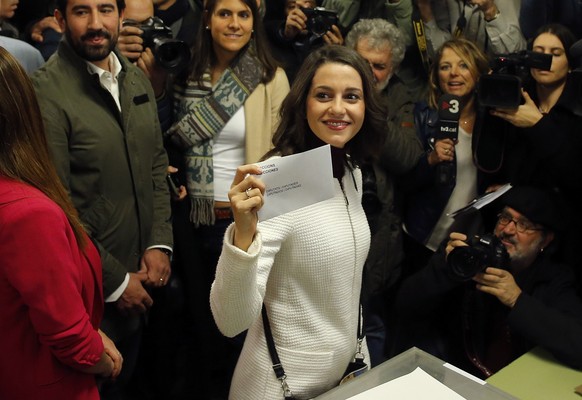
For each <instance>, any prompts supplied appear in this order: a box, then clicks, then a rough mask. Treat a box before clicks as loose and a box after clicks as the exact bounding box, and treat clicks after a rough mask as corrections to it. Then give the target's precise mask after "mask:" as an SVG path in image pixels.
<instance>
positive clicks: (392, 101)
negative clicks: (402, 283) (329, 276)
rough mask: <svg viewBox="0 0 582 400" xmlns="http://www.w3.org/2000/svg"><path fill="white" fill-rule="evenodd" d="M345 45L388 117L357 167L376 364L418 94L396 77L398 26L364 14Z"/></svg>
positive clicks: (414, 149) (394, 271)
mask: <svg viewBox="0 0 582 400" xmlns="http://www.w3.org/2000/svg"><path fill="white" fill-rule="evenodd" d="M346 46H347V47H351V48H353V49H355V50H356V51H357V52H358V54H360V55H361V56H362V57H363V58H364V59H365V60H366V61H367V62H368V64H369V65H370V68H371V70H372V74H373V76H374V81H375V85H376V90H377V91H378V92H379V94H380V97H381V99H382V100H383V101H384V104H383V105H384V106H385V113H386V122H387V129H385V131H384V132H385V141H384V145H383V147H382V153H381V154H380V157H379V159H378V161H377V162H376V163H373V164H363V165H362V166H361V169H362V179H363V194H362V203H363V206H364V211H365V212H366V216H367V218H368V222H369V224H370V231H371V234H372V242H371V245H370V252H369V255H368V259H367V260H366V266H365V267H364V281H363V282H364V283H363V287H362V293H363V294H362V298H363V301H362V302H363V305H364V328H365V332H366V340H367V342H368V349H369V351H370V357H371V361H372V366H375V365H378V364H380V363H381V362H382V361H384V360H385V359H386V355H385V349H384V346H385V340H386V329H387V328H386V325H385V320H386V318H387V315H386V310H385V304H386V303H387V301H388V300H387V299H388V298H389V297H390V295H391V294H392V289H393V287H394V285H395V284H396V283H397V282H398V281H399V279H400V276H401V273H402V261H403V259H404V251H403V248H402V215H401V206H402V205H401V204H400V200H401V196H400V195H399V193H397V192H396V191H395V187H394V179H395V176H396V175H400V174H402V173H404V172H406V171H408V170H410V169H411V168H413V167H414V166H415V165H416V164H417V162H418V160H419V159H420V157H421V156H422V154H423V152H424V150H423V148H422V145H421V143H420V141H419V140H418V137H417V136H416V130H415V128H414V114H413V112H414V104H415V101H416V100H418V98H417V97H418V94H417V93H416V92H415V91H414V90H412V89H410V88H408V87H407V86H406V85H405V84H404V83H403V82H402V80H401V79H400V78H399V77H398V71H399V66H400V63H401V62H402V60H403V58H404V53H405V42H404V38H403V36H402V34H401V32H400V30H399V29H398V28H396V26H394V25H392V24H391V23H390V22H388V21H386V20H384V19H380V18H375V19H362V20H360V21H358V22H356V23H355V24H354V25H353V26H352V29H351V30H350V31H349V33H348V35H347V36H346Z"/></svg>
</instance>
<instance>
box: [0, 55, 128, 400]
mask: <svg viewBox="0 0 582 400" xmlns="http://www.w3.org/2000/svg"><path fill="white" fill-rule="evenodd" d="M0 93H1V95H0V354H1V357H0V399H7V400H8V399H10V400H25V399H26V400H37V399H38V400H41V399H42V400H53V399H54V400H65V399H66V400H98V399H99V393H98V391H97V383H96V377H97V376H99V377H103V378H108V377H112V378H115V377H116V376H117V375H118V374H119V372H120V370H121V364H122V358H121V354H119V352H118V351H117V349H116V348H115V345H114V344H113V342H112V341H111V340H109V338H107V336H105V335H104V334H103V333H102V332H100V331H99V323H100V321H101V316H102V314H103V295H102V283H101V281H102V277H101V263H100V258H99V254H98V253H97V250H96V249H95V247H94V246H93V244H92V243H91V241H90V240H89V239H88V237H87V235H86V234H85V232H84V230H83V227H82V226H81V224H80V223H79V220H78V218H77V215H76V212H75V209H74V207H73V206H72V204H71V202H70V200H69V197H68V194H67V192H66V191H65V189H64V188H63V186H62V185H61V183H60V181H59V178H58V176H57V174H56V172H55V170H54V167H53V166H52V164H51V160H50V156H49V153H48V150H47V145H46V139H45V136H44V130H43V125H42V119H41V118H40V110H39V107H38V103H37V101H36V97H35V94H34V90H33V88H32V85H31V83H30V81H29V79H28V76H27V75H26V73H25V72H24V70H23V69H22V68H21V67H20V65H19V64H18V63H17V61H16V60H15V59H14V58H13V57H12V56H11V55H10V54H9V53H8V52H7V51H6V50H5V49H3V48H2V47H0Z"/></svg>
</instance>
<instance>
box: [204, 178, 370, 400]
mask: <svg viewBox="0 0 582 400" xmlns="http://www.w3.org/2000/svg"><path fill="white" fill-rule="evenodd" d="M353 176H354V178H355V179H352V174H351V173H350V172H346V175H345V176H344V178H343V180H342V183H343V186H344V190H345V193H346V195H345V197H344V194H343V191H342V189H341V187H340V185H339V181H338V180H337V179H334V189H335V196H334V197H333V198H332V199H329V200H325V201H322V202H319V203H316V204H313V205H311V206H307V207H304V208H301V209H299V210H296V211H292V212H290V213H287V214H283V215H281V216H278V217H275V218H271V219H269V220H266V221H264V222H260V223H259V225H258V231H257V234H256V235H255V239H254V241H253V243H252V245H251V246H250V247H249V249H248V252H244V251H242V250H240V249H239V248H237V247H235V246H233V244H232V233H233V225H231V226H230V227H229V228H228V229H227V231H226V235H225V243H224V246H223V249H222V254H221V256H220V259H219V261H218V266H217V269H216V278H215V280H214V283H213V284H212V289H211V292H210V306H211V309H212V313H213V315H214V319H215V321H216V324H217V326H218V328H219V329H220V331H221V332H222V333H223V334H224V335H226V336H229V337H233V336H235V335H237V334H238V333H240V332H242V331H244V330H245V329H248V332H247V335H246V339H245V343H244V347H243V350H242V353H241V355H240V358H239V361H238V364H237V366H236V369H235V372H234V376H233V380H232V384H231V388H230V396H229V398H230V399H232V400H274V399H283V392H282V389H281V384H280V383H279V381H278V380H277V379H276V377H275V373H274V371H273V368H272V361H271V358H270V356H269V352H268V349H267V346H266V342H265V337H264V331H263V324H262V319H261V306H262V304H263V301H264V302H265V304H266V306H267V313H268V316H269V320H270V325H271V329H272V331H273V337H274V341H275V346H276V348H277V352H278V354H279V357H280V359H281V363H282V365H283V368H284V369H285V372H286V374H287V377H288V378H287V382H288V384H289V386H290V388H291V390H292V392H293V394H294V395H295V396H296V398H299V399H310V398H313V397H315V396H318V395H320V394H322V393H324V392H326V391H327V390H329V389H331V388H333V387H335V386H336V385H337V384H338V383H339V380H340V378H341V376H342V374H343V372H344V371H345V369H346V367H347V365H348V363H349V362H350V361H351V358H352V357H353V356H354V353H355V351H356V343H357V340H356V331H357V326H358V315H359V302H360V288H361V285H362V271H363V267H364V262H365V261H366V257H367V254H368V249H369V246H370V230H369V228H368V223H367V220H366V216H365V214H364V210H363V209H362V205H361V190H360V191H359V192H358V191H356V188H355V186H354V181H355V182H357V187H358V188H361V187H362V184H361V182H362V177H361V173H360V170H355V171H353ZM364 344H365V342H364ZM364 350H365V354H366V361H369V356H368V351H367V348H366V347H364Z"/></svg>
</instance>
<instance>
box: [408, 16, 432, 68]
mask: <svg viewBox="0 0 582 400" xmlns="http://www.w3.org/2000/svg"><path fill="white" fill-rule="evenodd" d="M412 30H413V31H414V37H415V38H416V46H417V48H418V52H419V53H420V60H421V62H422V66H423V68H424V71H425V72H426V73H427V74H428V73H429V70H430V59H429V56H428V47H427V44H426V34H425V32H424V23H423V22H422V19H421V18H420V11H418V8H417V7H414V10H413V11H412Z"/></svg>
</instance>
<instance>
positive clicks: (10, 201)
mask: <svg viewBox="0 0 582 400" xmlns="http://www.w3.org/2000/svg"><path fill="white" fill-rule="evenodd" d="M0 210H1V214H2V215H3V217H2V219H3V220H4V221H5V222H6V218H10V219H18V218H23V217H26V216H27V215H29V214H35V213H38V212H41V213H42V214H52V213H54V212H55V211H56V210H58V206H57V205H56V204H55V203H54V202H53V201H52V200H50V199H49V198H48V197H47V196H46V195H45V194H44V193H42V192H41V191H40V190H38V189H36V188H35V187H32V186H31V185H28V184H26V183H23V182H19V181H15V180H11V179H7V178H2V179H0Z"/></svg>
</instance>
